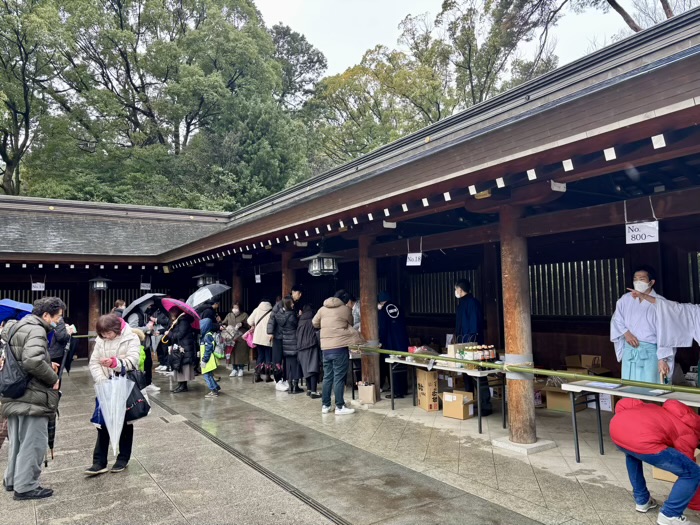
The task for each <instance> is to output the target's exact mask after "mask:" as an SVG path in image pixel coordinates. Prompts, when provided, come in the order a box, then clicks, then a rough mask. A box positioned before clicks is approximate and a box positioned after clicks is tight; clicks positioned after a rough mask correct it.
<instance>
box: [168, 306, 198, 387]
mask: <svg viewBox="0 0 700 525" xmlns="http://www.w3.org/2000/svg"><path fill="white" fill-rule="evenodd" d="M161 304H162V305H163V308H165V309H166V310H167V311H168V312H169V313H170V320H171V324H170V327H169V328H168V330H167V331H166V332H165V334H164V335H163V342H164V343H166V344H168V345H171V353H170V367H171V368H172V369H173V370H174V371H175V380H176V381H177V383H178V385H177V388H175V389H174V390H173V391H172V392H173V394H179V393H181V392H187V390H188V389H187V383H188V382H189V381H194V367H195V364H196V360H197V350H196V348H195V338H194V330H199V315H197V312H195V311H194V309H193V308H192V307H191V306H189V305H187V304H186V303H183V302H182V301H178V300H176V299H169V298H166V299H162V300H161Z"/></svg>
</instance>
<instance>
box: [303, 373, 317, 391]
mask: <svg viewBox="0 0 700 525" xmlns="http://www.w3.org/2000/svg"><path fill="white" fill-rule="evenodd" d="M306 386H307V387H308V390H309V392H318V390H316V389H317V388H318V374H317V373H315V372H314V373H313V374H310V375H309V376H308V377H307V378H306Z"/></svg>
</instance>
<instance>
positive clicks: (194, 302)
mask: <svg viewBox="0 0 700 525" xmlns="http://www.w3.org/2000/svg"><path fill="white" fill-rule="evenodd" d="M230 289H231V287H230V286H226V285H225V284H219V283H215V284H208V285H206V286H202V287H201V288H200V289H199V290H197V291H196V292H194V293H193V294H192V295H190V296H189V297H188V298H187V304H188V305H190V306H192V307H195V306H199V305H200V304H202V303H203V302H205V301H209V300H210V299H213V298H214V297H218V296H219V295H221V294H222V293H224V292H227V291H229V290H230Z"/></svg>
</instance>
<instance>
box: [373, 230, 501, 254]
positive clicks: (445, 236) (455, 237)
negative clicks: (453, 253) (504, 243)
mask: <svg viewBox="0 0 700 525" xmlns="http://www.w3.org/2000/svg"><path fill="white" fill-rule="evenodd" d="M498 240H499V236H498V225H497V224H489V225H486V226H477V227H475V228H466V229H464V230H457V231H451V232H446V233H438V234H435V235H428V236H426V237H423V251H424V252H430V251H434V250H439V249H447V248H460V247H462V246H475V245H479V244H486V243H488V242H497V241H498ZM410 242H411V245H412V246H413V247H417V246H418V244H419V243H420V237H414V238H412V239H410ZM408 244H409V243H408V240H407V239H401V240H398V241H391V242H385V243H382V244H376V245H374V246H372V247H371V248H370V251H369V253H370V256H371V257H392V256H395V255H405V254H407V253H408ZM414 249H415V248H414Z"/></svg>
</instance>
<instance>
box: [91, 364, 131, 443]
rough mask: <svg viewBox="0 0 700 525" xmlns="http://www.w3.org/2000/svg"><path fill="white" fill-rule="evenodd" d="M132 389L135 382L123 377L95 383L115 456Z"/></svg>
mask: <svg viewBox="0 0 700 525" xmlns="http://www.w3.org/2000/svg"><path fill="white" fill-rule="evenodd" d="M132 388H134V382H133V381H130V380H129V379H128V378H127V377H126V376H121V375H119V376H112V379H110V380H109V381H100V382H99V383H95V393H96V394H97V401H98V402H99V404H100V412H102V418H103V419H104V421H105V425H106V426H107V432H108V433H109V441H110V443H111V445H112V452H114V455H115V456H116V455H117V446H118V445H119V437H120V436H121V435H122V430H123V428H124V419H125V418H126V400H127V399H128V398H129V394H131V389H132Z"/></svg>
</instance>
